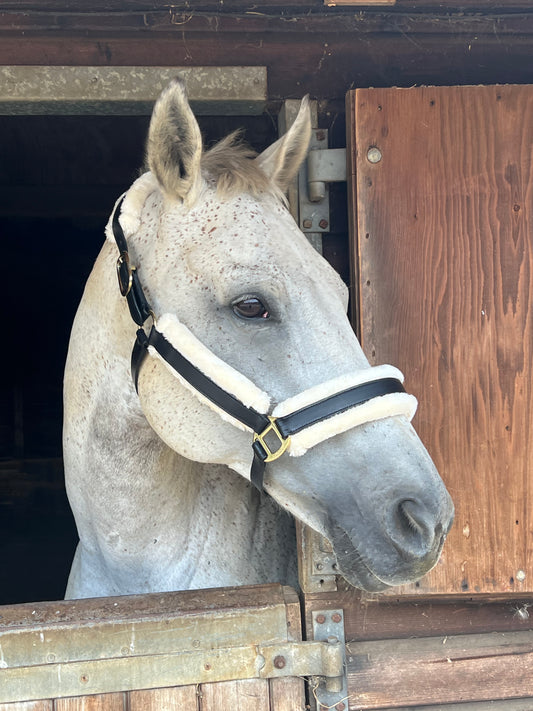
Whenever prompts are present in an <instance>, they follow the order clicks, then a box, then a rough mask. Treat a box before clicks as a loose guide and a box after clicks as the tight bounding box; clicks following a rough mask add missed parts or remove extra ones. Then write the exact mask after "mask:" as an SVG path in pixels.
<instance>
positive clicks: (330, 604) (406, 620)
mask: <svg viewBox="0 0 533 711" xmlns="http://www.w3.org/2000/svg"><path fill="white" fill-rule="evenodd" d="M457 597H458V596H453V598H451V599H448V600H439V599H438V598H437V599H435V598H434V597H432V598H430V599H429V600H425V599H423V598H414V599H413V598H411V599H409V600H406V599H405V598H402V596H401V595H400V596H399V597H398V598H396V599H394V598H393V597H392V596H388V595H380V596H378V597H377V598H375V599H369V598H368V596H366V595H365V594H364V593H362V592H361V591H360V590H355V589H354V588H348V589H342V586H340V589H339V591H338V592H335V593H319V594H310V595H306V596H305V618H306V628H307V629H311V628H312V611H313V610H333V609H334V610H339V609H340V610H343V611H344V628H345V635H346V639H347V640H349V641H364V640H379V639H397V638H410V637H432V636H435V635H439V634H440V635H443V636H445V635H453V634H463V633H465V632H468V633H471V634H474V633H484V632H512V631H521V630H527V629H530V628H531V627H532V626H533V599H532V598H531V597H529V598H521V599H512V598H511V599H509V598H508V599H506V600H501V601H499V602H494V601H488V600H487V599H486V598H485V597H483V596H475V597H473V598H472V597H470V598H464V599H457Z"/></svg>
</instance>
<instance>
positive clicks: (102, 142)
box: [0, 114, 277, 604]
mask: <svg viewBox="0 0 533 711" xmlns="http://www.w3.org/2000/svg"><path fill="white" fill-rule="evenodd" d="M200 123H201V127H202V131H203V133H204V138H205V143H206V145H209V144H210V143H212V142H213V141H215V140H217V139H218V138H220V137H222V136H224V135H226V134H227V133H229V132H230V131H232V130H233V129H234V128H238V127H244V128H245V130H246V133H245V135H246V138H247V140H248V141H249V142H250V143H251V144H252V145H253V147H254V148H255V149H257V150H261V149H262V148H264V147H265V146H267V145H268V144H269V143H270V142H271V141H272V140H274V139H275V138H276V133H277V126H276V121H275V119H273V118H272V117H271V116H269V115H268V114H263V115H262V116H259V117H254V118H250V117H215V118H203V119H202V118H201V119H200ZM147 125H148V117H144V116H142V117H137V116H133V117H107V116H104V117H102V116H57V117H55V116H4V117H1V118H0V184H1V190H0V232H1V234H2V246H3V249H4V257H3V260H4V261H3V268H2V281H3V289H2V291H3V302H4V314H5V317H4V320H5V321H7V323H6V327H5V329H4V337H5V339H6V341H7V342H5V344H4V348H3V349H2V354H3V355H2V358H3V367H2V383H1V398H0V402H1V407H0V540H1V541H2V544H1V546H0V570H1V571H2V574H1V575H0V604H8V603H14V602H26V601H39V600H53V599H59V598H61V597H63V595H64V590H65V585H66V581H67V577H68V572H69V568H70V562H71V559H72V555H73V553H74V549H75V546H76V543H77V533H76V528H75V525H74V520H73V518H72V515H71V513H70V509H69V506H68V501H67V498H66V494H65V490H64V484H63V466H62V458H61V428H62V392H61V390H62V377H63V365H64V362H65V356H66V352H67V347H68V338H69V332H70V325H71V323H72V319H73V317H74V314H75V311H76V308H77V305H78V302H79V300H80V297H81V294H82V291H83V287H84V283H85V280H86V278H87V276H88V274H89V272H90V270H91V267H92V264H93V262H94V259H95V257H96V255H97V253H98V251H99V249H100V246H101V244H102V242H103V231H104V226H105V224H106V221H107V218H108V215H109V213H110V211H111V209H112V207H113V204H114V201H115V199H116V197H117V196H118V195H119V194H120V193H121V192H123V191H124V189H126V188H127V187H128V186H129V185H130V184H131V183H132V182H133V180H134V179H135V177H136V176H137V174H138V172H139V169H140V167H141V166H142V163H143V150H144V139H145V134H146V130H147Z"/></svg>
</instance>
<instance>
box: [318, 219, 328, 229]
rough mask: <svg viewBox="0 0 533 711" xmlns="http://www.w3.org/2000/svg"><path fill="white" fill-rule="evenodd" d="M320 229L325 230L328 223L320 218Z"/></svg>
mask: <svg viewBox="0 0 533 711" xmlns="http://www.w3.org/2000/svg"><path fill="white" fill-rule="evenodd" d="M318 225H319V227H320V229H322V230H325V229H326V227H327V226H328V225H329V222H328V221H327V220H320V222H319V223H318Z"/></svg>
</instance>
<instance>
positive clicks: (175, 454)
mask: <svg viewBox="0 0 533 711" xmlns="http://www.w3.org/2000/svg"><path fill="white" fill-rule="evenodd" d="M309 136H310V120H309V109H308V103H307V101H306V100H305V99H304V101H303V102H302V106H301V109H300V112H299V115H298V118H297V120H296V122H295V123H294V125H293V126H292V128H291V129H290V130H289V132H288V133H287V134H286V135H285V136H284V137H283V138H281V139H280V140H278V141H277V142H275V143H274V144H273V145H272V146H270V147H269V148H268V149H267V150H266V151H264V152H263V153H262V154H260V155H259V156H257V157H255V156H254V155H252V154H251V152H250V151H249V150H248V149H246V148H244V147H243V146H242V145H238V144H236V142H235V140H234V137H228V138H227V139H225V140H224V141H222V142H221V143H220V144H218V145H217V146H215V147H214V148H213V149H211V150H210V151H208V152H205V153H204V152H203V150H202V142H201V136H200V131H199V128H198V124H197V122H196V120H195V118H194V116H193V114H192V112H191V109H190V107H189V104H188V102H187V98H186V94H185V90H184V88H183V86H182V84H181V82H180V81H179V80H176V81H174V82H173V83H172V84H170V86H169V87H168V88H167V89H166V90H165V91H164V92H163V93H162V95H161V96H160V98H159V100H158V101H157V103H156V106H155V108H154V112H153V115H152V119H151V124H150V130H149V137H148V147H147V162H148V166H149V168H150V170H149V172H147V173H145V174H144V175H142V176H141V177H140V178H139V179H138V180H137V181H136V182H135V183H134V184H133V185H132V186H131V188H130V189H129V190H128V192H127V193H126V195H125V198H124V200H123V201H122V203H121V204H120V205H118V206H117V207H116V209H115V213H114V215H113V217H112V218H111V219H110V222H109V224H108V228H107V240H106V242H105V244H104V246H103V248H102V251H101V253H100V255H99V257H98V259H97V261H96V264H95V266H94V269H93V271H92V273H91V275H90V278H89V280H88V282H87V285H86V288H85V292H84V295H83V298H82V301H81V304H80V306H79V309H78V312H77V315H76V319H75V322H74V326H73V330H72V335H71V340H70V347H69V353H68V359H67V365H66V371H65V387H64V389H65V424H64V455H65V471H66V482H67V490H68V495H69V499H70V503H71V506H72V509H73V512H74V515H75V518H76V522H77V526H78V532H79V537H80V543H79V545H78V548H77V551H76V555H75V558H74V562H73V565H72V570H71V574H70V578H69V583H68V588H67V597H71V598H76V597H90V596H107V595H120V594H130V593H142V592H153V591H165V590H183V589H191V588H203V587H214V586H233V585H243V584H252V583H264V582H274V581H280V582H284V583H290V584H295V583H296V564H295V540H294V527H293V517H297V518H298V519H300V520H301V521H303V522H304V523H305V524H307V525H308V526H310V527H312V528H313V529H315V530H316V531H318V532H319V533H321V534H322V535H324V536H325V537H326V538H327V539H328V540H329V541H330V542H331V544H332V546H333V550H334V552H335V554H336V557H337V562H338V569H339V571H340V573H341V574H342V575H343V576H344V577H345V578H346V579H347V580H348V581H349V582H350V583H352V584H354V585H356V586H358V587H361V588H364V589H367V590H381V589H384V588H386V587H387V586H391V585H397V584H402V583H406V582H408V581H412V580H415V579H417V578H420V577H421V576H422V575H424V574H425V573H426V572H427V571H428V570H429V569H430V568H432V567H433V566H434V565H435V563H436V561H437V560H438V557H439V555H440V551H441V548H442V545H443V542H444V539H445V537H446V534H447V532H448V529H449V527H450V525H451V520H452V517H453V505H452V503H451V500H450V498H449V495H448V493H447V491H446V489H445V487H444V485H443V483H442V481H441V480H440V478H439V476H438V473H437V471H436V470H435V467H434V465H433V463H432V462H431V459H430V457H429V455H428V453H427V452H426V450H425V449H424V447H423V445H422V444H421V442H420V440H419V439H418V437H417V435H416V434H415V432H414V430H413V428H412V427H411V425H410V418H411V417H412V415H413V412H414V403H416V401H415V400H414V398H412V396H410V395H407V394H406V393H405V392H402V388H401V385H400V382H399V381H400V380H401V374H400V373H399V371H397V370H396V369H394V368H392V367H391V366H380V367H378V368H371V367H370V366H369V364H368V362H367V360H366V359H365V357H364V355H363V352H362V350H361V347H360V346H359V344H358V342H357V340H356V338H355V337H354V334H353V331H352V329H351V327H350V324H349V322H348V320H347V318H346V315H345V314H346V306H347V292H346V288H345V287H344V285H343V283H342V282H341V280H340V278H339V277H338V276H337V274H336V273H335V272H334V271H333V270H332V269H331V268H330V266H329V265H328V264H327V263H326V262H325V261H324V260H323V259H322V258H321V257H320V256H319V255H318V254H317V253H316V251H315V250H314V249H313V248H312V247H311V246H310V245H309V244H308V242H307V240H306V238H305V237H304V235H303V234H302V233H301V232H300V230H299V229H298V227H297V226H296V224H295V223H294V221H293V219H292V218H291V216H290V214H289V212H288V211H287V209H286V206H285V204H284V199H283V191H284V190H285V188H286V186H287V184H288V182H289V181H290V179H291V178H292V176H293V175H294V174H295V173H296V171H297V170H298V167H299V165H300V163H301V161H302V160H303V159H304V157H305V154H306V151H307V146H308V140H309ZM117 244H118V246H117ZM128 250H129V251H128ZM119 252H122V254H121V256H120V258H119V260H118V271H119V277H120V286H121V289H122V291H123V292H127V291H128V289H129V288H130V287H132V290H131V291H130V293H129V294H128V296H127V298H126V299H124V298H123V296H122V295H121V293H120V291H119V288H118V286H117V283H116V275H115V271H116V265H117V257H118V255H119ZM128 260H129V261H128ZM129 262H131V263H132V264H134V265H135V267H136V270H135V271H132V270H131V269H130V266H129ZM134 292H137V296H135V293H134ZM132 298H133V299H134V301H135V299H137V306H135V304H134V305H133V306H132V309H133V312H134V311H135V308H137V309H139V308H140V311H141V312H142V313H141V315H140V317H139V316H138V317H137V320H138V322H139V323H143V329H141V331H140V333H139V340H138V342H137V346H136V356H135V360H136V369H137V370H138V373H137V377H138V382H137V388H138V391H137V390H136V386H135V384H134V382H133V381H132V376H131V366H130V355H131V351H132V345H133V343H134V341H135V338H136V331H137V328H138V327H137V326H136V324H135V323H134V321H133V320H132V316H131V315H130V311H129V309H128V304H129V303H130V299H132ZM139 302H140V307H139ZM133 312H132V313H133ZM134 315H135V314H134ZM152 317H153V319H154V321H152ZM152 323H154V326H153V327H152V330H151V331H150V333H151V336H150V341H148V342H147V341H146V336H145V335H144V334H145V332H146V333H147V334H148V332H149V327H150V326H151V325H152ZM162 344H163V346H165V345H167V346H168V347H169V349H170V352H171V355H170V357H168V358H167V356H166V355H165V349H164V348H162V347H161V345H162ZM176 354H177V356H176ZM180 359H181V360H184V361H185V362H186V368H187V367H188V366H187V363H189V365H191V366H192V370H193V371H194V372H195V373H197V372H200V374H201V375H200V376H198V377H199V378H200V382H197V381H196V380H195V378H196V377H197V376H196V375H195V376H194V377H193V378H191V377H190V376H189V375H187V373H184V372H181V371H180V367H181V366H180V365H179V363H178V364H177V363H176V360H178V361H180ZM169 361H170V362H169ZM180 362H181V361H180ZM189 369H190V368H189ZM202 374H204V375H206V376H207V380H206V382H207V385H205V382H204V381H203V380H202ZM333 376H334V377H333ZM191 381H192V382H191ZM212 382H214V383H215V386H214V387H215V388H218V391H217V392H218V395H216V396H212V395H211V394H210V393H206V389H209V387H211V386H209V383H212ZM361 388H362V389H363V391H365V388H366V390H368V389H370V390H369V393H368V397H366V396H365V394H364V392H363V394H362V395H361ZM376 388H377V390H376ZM380 389H381V390H380ZM220 392H222V393H223V395H222V396H221V395H220ZM227 393H229V394H230V397H231V398H233V401H234V402H236V403H237V405H236V406H235V407H236V408H237V411H236V413H235V412H231V411H230V410H231V408H229V409H228V407H226V406H225V405H224V403H222V404H221V402H220V398H221V397H222V398H223V396H224V394H227ZM346 393H348V394H347V395H346ZM354 393H356V394H355V395H354ZM346 397H347V398H348V400H349V402H348V403H346V402H344V404H343V403H342V402H341V401H342V399H343V398H346ZM356 401H357V402H356ZM359 401H361V402H359ZM317 402H318V403H319V404H318V405H315V403H317ZM358 402H359V404H357V403H358ZM274 407H275V409H273V408H274ZM324 407H325V409H326V410H328V408H329V410H330V411H329V412H325V413H324ZM246 412H250V413H252V414H251V415H250V417H251V419H252V420H254V421H256V420H259V423H260V426H259V427H256V426H255V424H254V422H249V421H248V420H247V415H246ZM272 413H273V417H274V418H278V419H277V420H276V419H274V420H273V424H272V426H271V430H270V432H269V433H268V434H267V433H263V435H262V436H260V437H259V438H258V437H257V436H256V438H255V440H256V441H255V448H254V449H255V454H254V451H253V450H252V446H251V444H252V430H254V429H255V430H256V432H257V431H258V430H262V429H263V424H264V423H265V422H266V423H267V424H268V423H269V422H270V420H268V419H267V416H268V415H269V414H270V415H272ZM294 413H296V415H294ZM302 413H303V414H302ZM302 417H303V419H304V422H303V426H302V423H301V422H300V425H299V427H300V429H298V427H297V426H296V425H298V423H296V424H295V422H294V420H297V419H298V418H300V419H301V418H302ZM261 423H263V424H261ZM269 427H270V425H269V426H268V427H265V429H269ZM259 435H261V432H259ZM291 435H292V436H291ZM284 449H287V450H288V451H285V453H283V454H282V450H284ZM307 450H308V451H307ZM269 452H270V453H271V454H269ZM306 452H307V453H306ZM267 456H268V460H272V461H268V462H267V463H266V469H265V472H264V492H265V493H260V492H258V491H257V489H256V487H254V486H253V485H252V484H251V483H250V476H251V475H250V468H251V464H252V460H254V466H255V465H256V464H259V473H257V472H256V474H255V479H256V484H257V486H258V487H259V488H261V476H262V473H261V467H262V465H263V460H264V459H265V457H267Z"/></svg>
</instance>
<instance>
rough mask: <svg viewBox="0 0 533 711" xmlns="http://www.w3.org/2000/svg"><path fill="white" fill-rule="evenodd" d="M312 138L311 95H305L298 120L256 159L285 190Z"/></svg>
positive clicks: (264, 170)
mask: <svg viewBox="0 0 533 711" xmlns="http://www.w3.org/2000/svg"><path fill="white" fill-rule="evenodd" d="M310 138H311V114H310V110H309V97H308V96H304V98H303V99H302V103H301V105H300V110H299V111H298V116H297V117H296V120H295V121H294V123H293V124H292V126H291V127H290V129H289V130H288V131H287V133H286V134H285V135H284V136H282V137H281V138H280V139H279V140H277V141H276V142H275V143H273V144H272V145H271V146H269V147H268V148H267V149H266V150H264V151H263V152H262V153H261V154H260V155H258V156H257V158H256V159H255V160H256V161H257V164H258V165H259V167H260V168H261V170H262V171H263V173H265V174H266V175H267V176H268V177H269V178H270V179H271V180H272V182H273V183H275V184H276V185H277V186H278V187H279V188H281V190H283V191H285V190H286V189H287V188H288V186H289V183H290V181H291V179H292V178H293V177H294V176H295V175H296V173H297V172H298V169H299V168H300V165H301V163H302V161H303V160H304V158H305V156H306V155H307V149H308V148H309V139H310Z"/></svg>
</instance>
